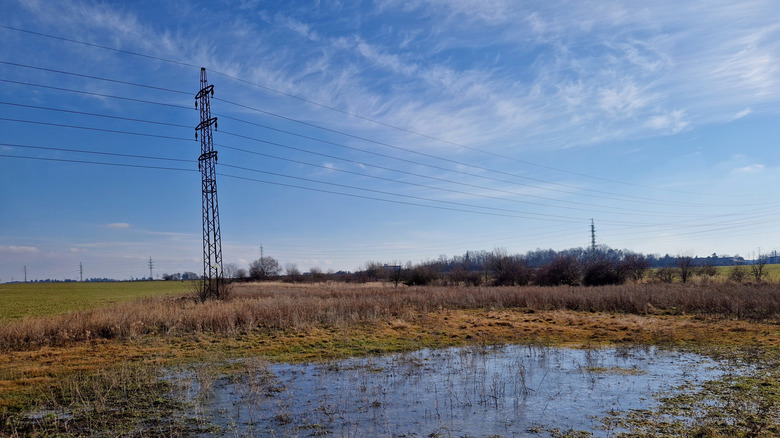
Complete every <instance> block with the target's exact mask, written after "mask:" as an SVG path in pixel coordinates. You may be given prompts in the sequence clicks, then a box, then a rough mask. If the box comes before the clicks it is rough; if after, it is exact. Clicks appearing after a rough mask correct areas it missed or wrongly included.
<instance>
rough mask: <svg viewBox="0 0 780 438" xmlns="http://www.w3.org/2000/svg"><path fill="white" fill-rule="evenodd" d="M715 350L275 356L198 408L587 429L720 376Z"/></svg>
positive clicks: (420, 423)
mask: <svg viewBox="0 0 780 438" xmlns="http://www.w3.org/2000/svg"><path fill="white" fill-rule="evenodd" d="M716 365H717V364H716V363H715V362H713V361H712V360H711V359H709V358H706V357H702V356H698V355H695V354H691V353H683V352H678V351H669V350H663V349H657V348H654V347H649V348H619V349H590V350H579V349H566V348H551V347H536V346H520V345H506V346H497V347H486V348H482V347H464V348H451V349H445V350H422V351H417V352H412V353H405V354H397V355H392V356H387V357H372V358H360V359H349V360H343V361H336V362H330V363H325V364H304V365H289V364H266V363H264V362H262V361H257V360H255V361H253V362H252V363H250V366H248V368H247V369H248V371H247V372H246V373H244V374H242V375H239V376H234V377H233V378H232V379H225V380H224V381H219V382H215V383H214V384H213V385H212V387H211V392H210V396H209V397H207V398H205V399H202V400H201V405H200V406H199V408H200V410H202V411H201V412H202V416H203V417H205V419H206V420H207V421H210V422H212V423H213V424H215V425H217V426H219V427H220V428H221V431H222V432H223V433H224V434H226V435H241V436H251V435H254V436H276V437H282V436H324V435H328V436H337V437H341V436H344V437H362V436H366V437H428V436H457V437H483V436H484V437H489V436H496V435H497V436H502V437H511V436H529V435H530V436H533V435H542V436H544V435H548V434H549V433H550V431H552V430H555V429H557V430H561V431H566V430H570V429H573V430H585V431H590V432H591V433H593V435H594V436H609V435H611V434H612V433H614V432H615V431H614V430H613V431H609V430H605V429H604V426H603V425H602V421H601V419H602V418H603V417H604V416H606V415H607V414H608V413H609V412H610V411H612V410H619V411H624V410H629V409H642V408H648V407H651V406H653V405H655V404H656V401H655V399H654V397H653V395H654V394H656V393H658V392H660V391H668V390H671V389H672V388H674V387H676V386H679V385H682V384H684V383H692V384H697V383H702V382H704V381H705V380H710V379H713V378H716V377H717V376H718V375H719V373H720V372H719V371H718V367H717V366H716Z"/></svg>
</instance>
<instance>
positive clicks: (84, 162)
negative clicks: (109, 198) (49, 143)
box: [0, 154, 197, 172]
mask: <svg viewBox="0 0 780 438" xmlns="http://www.w3.org/2000/svg"><path fill="white" fill-rule="evenodd" d="M0 157H3V158H18V159H24V160H38V161H52V162H61V163H77V164H95V165H101V166H117V167H131V168H138V169H156V170H170V171H179V172H197V170H195V169H182V168H179V167H164V166H149V165H142V164H124V163H107V162H102V161H87V160H71V159H66V158H47V157H29V156H20V155H9V154H0Z"/></svg>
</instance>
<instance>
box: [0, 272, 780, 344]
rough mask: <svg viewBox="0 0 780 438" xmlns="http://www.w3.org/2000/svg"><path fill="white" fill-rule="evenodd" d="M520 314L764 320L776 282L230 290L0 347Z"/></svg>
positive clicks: (138, 306) (21, 336) (5, 327)
mask: <svg viewBox="0 0 780 438" xmlns="http://www.w3.org/2000/svg"><path fill="white" fill-rule="evenodd" d="M464 309H466V310H467V309H498V310H501V309H520V310H522V311H523V312H524V313H528V312H537V311H579V312H599V313H604V312H605V313H618V314H628V315H683V314H693V315H712V316H718V317H727V318H737V319H748V320H754V321H756V320H771V319H775V318H776V317H777V316H778V315H779V314H780V285H778V284H776V283H765V284H757V285H739V284H730V283H714V284H698V285H695V284H692V285H682V284H640V285H623V286H605V287H593V288H583V287H544V288H542V287H487V288H481V287H401V288H393V287H387V286H383V285H381V284H379V285H345V284H330V283H329V284H322V285H316V286H291V285H284V284H275V283H272V284H268V283H259V284H239V285H236V288H235V289H234V291H233V297H232V299H230V300H228V301H210V302H206V303H202V304H201V303H197V302H195V301H194V300H192V299H187V298H177V299H172V298H158V299H145V300H140V301H135V302H130V303H122V304H117V305H116V306H113V307H109V308H100V309H94V310H89V311H80V312H75V313H71V314H66V315H60V316H53V317H46V318H28V319H21V320H18V321H14V322H10V323H6V324H2V325H0V350H3V351H13V350H25V349H30V348H38V347H41V346H57V345H65V344H68V343H70V342H73V341H88V340H95V339H119V340H127V339H134V338H137V337H140V336H144V335H178V334H186V333H227V334H233V333H246V332H248V331H252V330H255V329H271V330H282V331H284V330H308V329H312V328H315V327H335V326H341V327H344V326H354V325H356V324H360V323H376V322H377V321H390V323H391V324H392V325H395V326H396V327H398V328H401V329H402V328H403V327H404V326H405V325H406V324H408V323H409V322H410V321H415V319H416V318H419V317H420V316H421V315H426V314H429V313H433V312H441V311H444V310H464Z"/></svg>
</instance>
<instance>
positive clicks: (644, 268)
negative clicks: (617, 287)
mask: <svg viewBox="0 0 780 438" xmlns="http://www.w3.org/2000/svg"><path fill="white" fill-rule="evenodd" d="M768 261H769V259H768V257H766V256H763V257H759V259H757V260H754V261H752V262H751V264H750V265H745V264H744V262H745V261H744V259H742V258H741V257H718V256H717V255H715V254H713V255H712V256H710V257H704V258H702V257H691V256H676V257H671V256H669V255H665V256H664V257H658V256H655V255H644V254H641V253H635V252H631V251H627V250H616V249H613V248H609V247H606V246H602V247H598V248H597V249H596V250H595V251H594V250H591V249H589V248H572V249H567V250H563V251H554V250H552V249H548V250H541V249H537V250H534V251H529V252H527V253H526V254H523V255H521V254H509V253H508V252H507V251H506V250H505V249H501V248H499V249H496V250H493V251H468V252H466V253H465V254H464V255H461V256H453V257H447V256H440V257H439V258H438V259H436V260H429V261H423V262H420V263H418V264H413V263H411V262H406V263H399V262H392V263H380V262H367V263H366V264H365V265H364V266H363V267H362V268H361V269H359V270H358V271H356V272H323V271H322V270H321V269H320V268H317V267H313V268H311V269H310V270H309V271H308V272H301V271H300V270H299V269H298V267H297V266H296V265H294V264H287V265H285V267H284V269H282V268H281V267H280V266H279V263H278V262H277V260H276V259H274V258H273V257H263V258H261V259H258V260H256V261H254V262H252V263H251V264H250V267H249V271H245V270H243V269H238V268H237V267H236V266H229V265H226V268H225V273H226V275H225V276H226V277H227V278H232V279H234V280H237V281H252V280H254V281H262V280H282V281H287V282H293V283H297V282H323V281H342V282H356V283H366V282H374V281H389V282H392V283H394V284H395V285H398V284H405V285H409V286H423V285H442V286H443V285H471V286H483V285H484V286H523V285H529V284H533V285H537V286H560V285H570V286H580V285H582V286H602V285H610V284H623V283H626V282H640V281H643V280H651V281H657V282H662V283H672V282H676V281H680V282H682V283H686V282H688V281H689V280H691V279H692V278H693V277H696V276H704V277H714V276H716V275H717V274H718V270H717V269H716V266H723V265H726V266H731V267H730V268H729V271H728V277H729V279H731V280H732V281H736V282H744V281H748V280H750V281H756V282H761V281H764V280H765V279H766V278H767V268H766V265H767V262H768Z"/></svg>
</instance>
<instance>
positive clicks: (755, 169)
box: [734, 163, 766, 173]
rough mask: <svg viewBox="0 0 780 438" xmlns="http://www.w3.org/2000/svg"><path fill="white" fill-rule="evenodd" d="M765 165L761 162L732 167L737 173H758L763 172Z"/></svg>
mask: <svg viewBox="0 0 780 438" xmlns="http://www.w3.org/2000/svg"><path fill="white" fill-rule="evenodd" d="M765 168H766V167H765V166H764V165H763V164H758V163H753V164H751V165H748V166H744V167H739V168H737V169H734V172H737V173H760V172H763V171H764V169H765Z"/></svg>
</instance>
